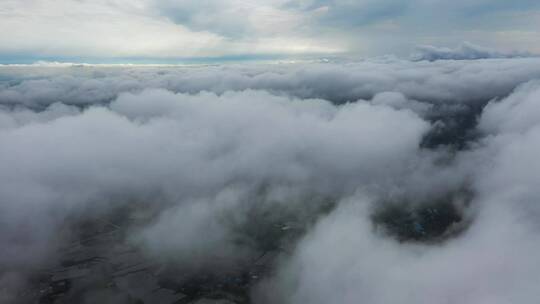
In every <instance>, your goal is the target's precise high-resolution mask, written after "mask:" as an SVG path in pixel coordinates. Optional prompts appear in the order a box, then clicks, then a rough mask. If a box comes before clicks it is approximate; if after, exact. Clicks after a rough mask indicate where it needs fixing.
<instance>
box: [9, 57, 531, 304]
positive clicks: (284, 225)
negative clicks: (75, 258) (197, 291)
mask: <svg viewBox="0 0 540 304" xmlns="http://www.w3.org/2000/svg"><path fill="white" fill-rule="evenodd" d="M539 66H540V61H539V60H538V59H534V58H529V59H525V58H513V59H487V60H463V61H453V60H450V61H444V60H443V61H435V62H428V61H421V62H410V61H403V60H398V59H395V58H379V59H374V60H365V61H361V62H346V63H338V62H329V63H310V64H307V63H297V64H275V65H227V66H197V67H165V66H161V67H159V66H158V67H133V66H132V67H125V66H124V67H119V66H114V67H111V66H109V67H107V66H101V67H99V66H82V67H81V66H46V67H43V66H2V67H0V147H1V148H0V167H2V168H3V169H2V170H1V171H0V202H2V203H1V204H0V227H1V229H0V245H1V246H2V248H4V254H2V255H1V256H0V269H2V270H1V272H0V282H1V283H2V284H1V285H2V287H0V294H2V295H1V296H0V301H5V302H14V301H17V300H19V301H21V303H24V301H23V300H24V299H25V298H24V297H23V296H22V295H24V292H25V291H26V290H27V289H28V288H31V286H32V278H33V277H34V275H35V273H36V272H37V271H38V270H40V269H44V268H47V267H53V266H54V265H57V263H58V261H57V259H58V257H57V256H56V255H57V254H56V252H57V250H58V248H61V247H62V246H65V245H66V244H67V243H69V242H70V240H72V239H73V238H77V237H80V236H79V235H78V234H77V231H79V229H81V228H80V227H82V226H84V224H85V223H86V222H88V221H92V220H96V219H102V220H107V221H111V222H113V223H115V224H118V225H122V224H123V223H125V222H127V221H126V220H125V218H135V217H137V218H144V220H142V221H140V223H139V224H137V225H134V226H133V227H128V228H129V229H127V231H126V238H125V240H124V241H125V242H126V243H129V244H130V245H131V246H134V248H137V250H138V251H139V252H141V254H143V255H144V256H145V257H146V258H147V259H149V260H150V261H156V262H159V263H164V265H169V266H170V267H178V268H179V269H182V270H184V271H188V270H193V269H195V271H198V270H201V269H205V271H209V269H210V271H212V270H213V271H218V270H222V269H228V268H232V267H237V265H243V264H245V263H246V261H252V260H253V259H255V258H256V257H258V256H261V254H263V253H265V252H268V251H276V250H277V251H279V257H278V258H276V260H275V261H274V262H275V263H274V264H272V269H271V271H269V272H268V273H266V274H265V276H264V278H262V279H261V281H260V282H259V283H258V284H256V285H254V286H252V287H251V289H250V292H251V296H252V299H253V302H254V303H291V304H296V303H329V302H332V303H358V302H359V301H366V302H368V303H374V304H376V303H391V302H397V301H399V302H402V303H433V302H440V303H531V302H534V301H535V300H536V299H537V298H538V297H539V296H540V294H538V291H537V288H536V286H535V283H536V282H538V280H539V279H540V269H539V268H538V265H540V263H539V262H540V261H539V258H538V257H537V255H535V254H532V253H534V252H536V251H537V250H538V249H539V248H538V247H539V246H540V245H539V244H540V242H539V241H540V240H539V239H538V235H540V234H539V233H538V232H539V229H540V227H539V226H538V224H537V219H538V216H539V215H540V209H539V208H538V206H537V205H538V204H537V203H536V202H537V201H538V199H539V198H540V192H538V189H540V187H539V186H540V185H538V181H539V180H540V177H539V176H538V172H540V168H538V165H537V164H538V162H537V161H536V159H537V155H538V154H539V153H540V151H539V149H540V146H539V145H538V143H539V142H540V127H539V126H540V119H538V115H535V114H536V113H537V112H538V110H537V106H536V103H535V102H536V100H537V99H538V97H539V92H540V85H539V82H538V80H537V79H538V78H540V72H538V71H540V69H539ZM433 202H436V204H435V206H436V205H437V204H438V202H448V203H449V204H450V205H451V206H453V207H454V208H456V210H458V211H457V212H458V213H459V215H460V217H461V219H462V221H461V222H460V223H457V224H459V225H462V229H461V230H459V231H458V230H456V231H457V232H456V233H455V234H452V235H451V237H450V236H449V234H448V235H446V236H444V237H441V238H440V239H436V240H429V239H425V238H419V240H421V241H410V240H405V241H403V240H401V239H399V238H396V237H395V236H393V235H392V234H390V233H388V231H387V230H385V229H384V227H382V228H381V227H380V226H378V225H377V223H376V222H374V220H373V216H374V214H375V213H376V212H377V211H378V210H386V208H390V207H392V206H397V207H398V208H402V209H403V210H419V209H418V208H424V206H428V207H430V208H435V209H434V210H435V211H433V210H431V211H429V212H431V214H433V213H437V212H440V210H439V209H437V208H436V207H433V205H432V204H433ZM406 212H409V211H406ZM119 214H120V215H119ZM141 214H142V215H141ZM415 223H416V226H413V228H414V229H416V230H415V231H416V233H420V234H421V233H423V231H422V229H423V227H417V225H419V224H418V222H415ZM275 225H278V227H279V229H282V230H288V229H293V230H295V229H297V230H296V231H298V235H297V236H296V237H295V238H293V239H291V240H287V242H290V243H287V244H285V240H283V239H279V238H278V239H271V240H272V241H273V242H277V243H278V244H277V245H276V244H269V243H268V238H263V239H261V236H260V235H261V233H262V234H264V233H266V232H267V230H266V229H269V228H268V227H274V226H275ZM447 236H448V238H447ZM276 248H279V250H278V249H276ZM216 269H218V270H216ZM29 286H30V287H29ZM81 297H82V298H80V299H78V300H81V299H85V295H84V293H82V295H81ZM86 299H90V298H86ZM113 299H115V298H114V297H112V296H111V297H110V298H109V299H105V300H109V301H112V302H114V300H113ZM105 300H104V301H105Z"/></svg>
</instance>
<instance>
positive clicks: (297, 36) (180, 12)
mask: <svg viewBox="0 0 540 304" xmlns="http://www.w3.org/2000/svg"><path fill="white" fill-rule="evenodd" d="M539 27H540V2H539V1H535V0H516V1H506V0H456V1H446V0H355V1H352V0H265V1H262V0H91V1H90V0H2V1H0V28H2V29H4V30H2V31H1V33H0V63H31V62H34V61H39V60H47V61H71V62H93V63H119V62H176V61H186V62H192V61H193V62H198V61H203V62H204V61H212V60H245V59H250V60H254V59H276V58H300V57H302V58H304V57H316V58H321V57H363V56H377V55H385V54H394V55H397V56H408V55H409V54H410V53H411V52H412V51H413V50H414V49H415V48H416V47H417V46H418V45H422V46H434V47H458V46H460V45H461V44H462V43H464V42H468V43H473V44H475V45H481V46H484V47H487V48H490V49H496V50H499V51H501V52H523V53H540V33H539V32H538V31H537V29H538V28H539ZM5 29H7V30H5Z"/></svg>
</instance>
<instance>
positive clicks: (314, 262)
mask: <svg viewBox="0 0 540 304" xmlns="http://www.w3.org/2000/svg"><path fill="white" fill-rule="evenodd" d="M538 89H539V85H538V83H537V82H531V83H527V84H525V85H523V86H521V87H519V88H518V89H517V90H516V91H515V92H514V93H513V94H512V95H510V96H509V97H508V98H506V99H503V100H500V101H494V102H492V103H490V104H489V105H488V106H487V107H486V108H485V109H484V111H483V113H482V115H481V118H480V129H481V130H483V132H485V133H486V134H490V135H489V136H487V137H485V138H484V139H483V140H481V141H480V145H479V146H478V147H477V148H475V149H473V150H470V151H467V152H463V153H461V155H459V157H458V160H457V162H458V163H461V164H462V165H461V166H465V167H472V166H473V164H474V166H475V167H474V168H473V169H472V172H470V173H471V174H472V180H471V181H472V182H471V184H470V186H471V187H472V188H473V191H474V192H475V198H474V201H473V205H474V206H475V207H474V208H475V209H476V211H475V213H476V215H475V218H474V220H473V221H472V224H471V226H470V227H469V229H468V230H467V231H466V232H465V233H464V234H463V235H461V236H460V237H457V238H455V239H451V240H450V241H448V242H446V243H445V244H442V245H439V246H426V245H418V244H408V245H405V244H399V243H397V242H395V241H394V240H392V239H391V238H388V237H387V236H385V235H384V234H383V235H381V234H378V232H376V231H374V230H373V226H372V224H371V223H370V207H369V206H370V205H371V204H373V201H374V200H375V201H376V200H377V199H376V198H373V197H370V196H366V195H365V194H362V193H360V194H356V195H353V196H351V197H350V198H348V199H345V200H344V201H343V202H342V204H340V207H339V208H338V209H336V210H335V211H334V212H333V213H332V214H331V215H329V216H328V217H327V218H325V219H324V220H322V221H320V222H319V223H318V225H317V226H316V227H315V228H314V229H312V230H311V232H310V233H309V234H308V235H307V236H306V237H305V238H304V239H303V240H302V242H301V243H300V245H299V247H298V249H297V250H296V252H295V255H294V257H293V258H292V259H291V260H289V261H287V262H286V263H285V264H284V266H283V268H282V270H281V272H280V273H279V275H278V276H277V278H276V279H274V280H273V281H270V282H266V283H265V284H263V286H264V288H261V301H263V302H264V301H267V302H270V303H275V302H280V303H328V302H335V303H357V302H358V301H366V302H367V303H394V302H400V303H434V302H437V303H532V302H534V301H536V299H538V297H539V296H540V293H539V291H538V289H537V288H535V284H536V282H538V280H540V269H539V267H538V263H539V261H540V259H539V258H538V256H536V255H534V254H532V252H536V251H537V250H538V249H539V248H540V239H539V237H538V235H539V234H538V232H539V230H538V229H540V227H539V226H538V223H537V219H538V215H539V209H538V208H539V206H538V200H539V195H540V193H539V192H538V190H537V189H538V187H539V185H538V180H539V173H538V172H540V170H539V169H540V168H538V165H537V164H538V162H537V161H536V160H535V159H536V155H538V153H539V152H540V151H539V150H538V149H539V145H538V142H539V135H540V132H539V131H540V129H539V126H540V119H539V118H538V116H537V115H536V116H534V113H535V111H536V107H535V106H534V104H535V102H536V101H537V100H538ZM531 112H532V113H531ZM529 114H530V115H529ZM457 167H460V165H456V168H457ZM276 292H277V294H278V296H276Z"/></svg>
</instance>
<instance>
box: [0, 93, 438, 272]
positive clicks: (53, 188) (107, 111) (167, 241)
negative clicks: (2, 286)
mask: <svg viewBox="0 0 540 304" xmlns="http://www.w3.org/2000/svg"><path fill="white" fill-rule="evenodd" d="M29 111H30V110H19V109H14V110H2V116H1V117H3V126H4V127H3V128H2V131H1V133H0V137H1V139H0V141H1V142H2V153H1V154H0V162H1V163H2V167H3V168H4V170H2V175H1V178H0V179H1V180H2V182H1V185H2V186H1V189H0V193H1V197H2V198H1V201H2V202H3V204H2V205H1V207H0V208H1V214H2V221H1V222H2V233H1V242H2V244H3V246H5V251H4V253H5V254H3V255H2V259H1V263H2V268H3V269H9V270H11V271H18V270H22V269H24V268H27V267H32V266H35V265H40V263H42V262H43V261H44V260H45V259H47V258H48V257H50V253H51V252H50V250H52V249H53V248H54V243H55V242H56V241H61V240H59V238H61V235H59V231H60V229H61V226H62V224H63V223H65V222H73V221H76V219H77V218H81V217H83V218H84V217H92V216H104V215H106V214H107V213H109V212H111V211H112V210H114V209H115V208H120V207H125V206H129V203H130V202H133V204H135V203H136V202H142V203H146V204H149V205H150V209H154V210H156V212H157V213H160V212H161V210H164V209H165V208H167V210H169V211H167V213H165V214H163V215H162V216H158V220H157V222H156V223H154V224H152V225H150V226H148V227H147V228H145V229H143V231H142V232H140V235H139V236H136V237H134V238H135V239H137V241H138V242H142V243H143V246H145V247H148V250H149V251H150V252H151V253H154V252H155V251H157V254H158V255H159V256H167V255H170V256H176V257H177V258H178V257H183V258H184V260H185V259H188V261H190V260H189V259H190V258H191V259H192V260H193V259H194V258H195V257H196V258H198V259H203V260H204V259H205V255H206V256H208V258H210V256H213V252H214V251H215V250H216V249H220V251H222V252H223V254H224V255H226V256H238V255H239V254H240V253H241V252H243V251H246V252H247V253H246V254H248V253H249V250H250V248H235V247H234V246H233V244H229V241H228V240H229V239H230V238H231V235H232V234H233V232H232V231H227V229H228V228H231V227H228V226H227V225H225V224H220V222H219V221H218V219H219V218H220V217H222V216H223V214H227V213H231V214H232V213H235V214H236V215H235V216H236V217H237V219H234V221H236V222H240V224H241V223H242V221H245V220H246V219H245V218H244V216H243V215H242V212H241V210H242V209H243V208H247V209H249V208H253V207H256V206H253V204H254V203H253V200H254V199H253V197H255V196H257V195H259V196H260V194H258V192H260V189H261V188H263V187H264V188H265V193H266V194H265V195H264V196H263V198H262V199H258V200H254V201H255V202H259V201H260V202H259V203H260V204H263V203H264V201H265V200H269V201H274V200H275V201H281V202H282V204H287V203H288V202H289V201H294V200H301V199H306V198H308V197H317V196H324V197H335V196H339V195H340V194H339V193H342V192H348V191H352V189H353V187H356V186H357V185H365V187H369V186H370V185H371V186H374V185H375V183H376V181H377V180H378V181H379V182H380V183H383V184H384V183H385V182H386V180H388V179H393V178H394V177H397V176H402V175H403V174H404V172H405V171H406V170H407V164H408V163H409V161H412V159H413V158H414V155H415V152H416V149H417V147H418V144H419V141H420V139H421V137H422V135H423V134H424V133H425V132H426V130H427V126H428V125H427V123H426V122H424V121H423V120H422V119H420V118H419V117H418V116H417V115H416V114H414V113H413V112H411V111H408V110H405V111H397V110H394V109H392V108H390V107H387V106H378V105H369V104H365V103H356V104H347V105H342V106H335V105H332V104H331V103H329V102H327V101H323V100H315V99H314V100H298V99H290V98H287V97H279V96H274V95H271V94H269V93H266V92H260V91H245V92H237V93H233V92H230V93H225V94H223V95H221V96H218V95H215V94H213V93H200V94H197V95H185V94H174V93H172V92H169V91H165V90H145V91H143V92H141V93H139V94H136V95H133V94H131V93H126V94H122V95H120V96H119V97H118V98H117V99H116V100H114V101H113V102H112V103H111V104H110V105H109V106H92V107H90V108H88V109H86V110H84V111H77V110H73V109H71V108H69V106H60V105H58V104H53V105H51V106H49V107H48V108H47V109H46V110H45V111H43V112H40V113H33V112H30V113H32V114H29V113H26V112H29ZM380 138H386V139H388V140H385V141H384V142H382V143H381V142H380ZM382 167H385V168H387V169H381V168H382ZM314 201H315V200H314ZM245 204H249V205H247V206H245ZM165 206H167V207H165ZM288 207H289V208H292V206H288ZM294 208H300V207H299V206H296V207H294ZM302 208H304V207H302ZM305 208H309V207H305ZM164 231H177V237H175V238H172V239H171V238H164V237H163V236H164V234H163V232H164ZM227 246H229V247H231V248H230V249H229V250H227V249H223V248H227ZM33 263H34V265H33Z"/></svg>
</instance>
